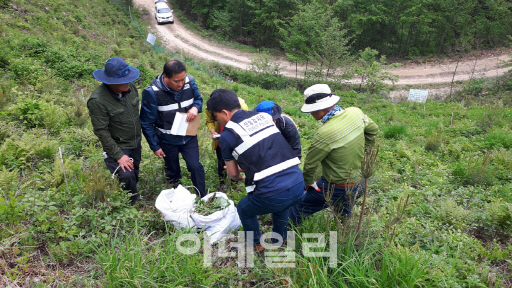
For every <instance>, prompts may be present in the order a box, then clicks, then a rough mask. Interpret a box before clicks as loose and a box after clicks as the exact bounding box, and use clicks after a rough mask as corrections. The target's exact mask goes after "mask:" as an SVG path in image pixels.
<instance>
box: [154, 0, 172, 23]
mask: <svg viewBox="0 0 512 288" xmlns="http://www.w3.org/2000/svg"><path fill="white" fill-rule="evenodd" d="M172 11H173V10H171V9H169V6H167V1H165V0H157V1H155V19H156V22H157V23H158V24H162V23H171V24H172V23H174V17H173V16H172Z"/></svg>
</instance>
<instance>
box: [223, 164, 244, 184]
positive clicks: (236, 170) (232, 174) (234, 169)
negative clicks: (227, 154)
mask: <svg viewBox="0 0 512 288" xmlns="http://www.w3.org/2000/svg"><path fill="white" fill-rule="evenodd" d="M225 163H226V166H224V167H225V168H226V171H227V173H228V176H229V178H230V179H232V180H235V181H242V180H245V176H241V175H240V171H242V169H240V167H239V166H238V163H237V162H236V160H229V161H225Z"/></svg>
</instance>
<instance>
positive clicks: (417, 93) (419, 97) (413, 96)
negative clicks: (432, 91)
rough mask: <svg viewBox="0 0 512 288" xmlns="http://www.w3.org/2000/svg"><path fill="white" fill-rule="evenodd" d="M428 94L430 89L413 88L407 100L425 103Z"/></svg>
mask: <svg viewBox="0 0 512 288" xmlns="http://www.w3.org/2000/svg"><path fill="white" fill-rule="evenodd" d="M427 96H428V91H425V90H416V89H411V90H409V98H408V99H407V100H408V101H414V102H420V103H425V102H427Z"/></svg>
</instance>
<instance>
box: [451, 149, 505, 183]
mask: <svg viewBox="0 0 512 288" xmlns="http://www.w3.org/2000/svg"><path fill="white" fill-rule="evenodd" d="M490 160H491V153H486V154H485V155H484V156H483V157H482V158H481V159H480V158H476V159H475V158H470V159H468V162H467V163H462V162H458V163H457V164H456V165H455V167H454V168H453V170H452V176H454V177H455V179H456V181H458V182H459V183H461V184H462V185H466V186H490V185H492V184H493V183H494V181H495V177H494V176H495V174H496V171H495V169H494V167H492V166H491V165H490V164H491V163H490V162H491V161H490Z"/></svg>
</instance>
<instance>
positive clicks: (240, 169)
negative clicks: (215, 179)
mask: <svg viewBox="0 0 512 288" xmlns="http://www.w3.org/2000/svg"><path fill="white" fill-rule="evenodd" d="M224 169H228V166H224ZM238 172H240V173H244V170H243V169H242V168H240V166H238Z"/></svg>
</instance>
